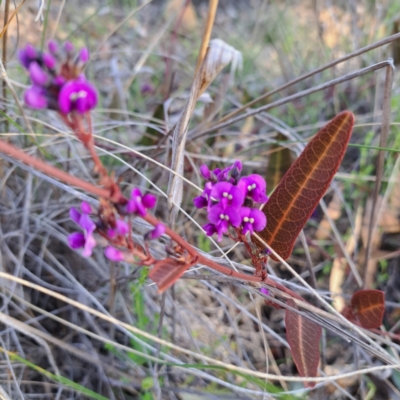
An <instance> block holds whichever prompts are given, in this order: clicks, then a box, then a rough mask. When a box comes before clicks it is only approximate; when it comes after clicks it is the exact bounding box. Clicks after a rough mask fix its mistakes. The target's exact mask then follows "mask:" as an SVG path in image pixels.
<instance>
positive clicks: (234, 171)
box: [213, 160, 243, 183]
mask: <svg viewBox="0 0 400 400" xmlns="http://www.w3.org/2000/svg"><path fill="white" fill-rule="evenodd" d="M242 168H243V165H242V163H241V161H239V160H237V161H235V162H234V163H233V164H232V165H230V166H229V167H226V168H224V169H223V170H222V171H218V172H217V170H214V171H213V172H214V173H215V175H216V176H217V179H218V182H223V181H227V182H231V183H236V179H237V178H238V177H239V176H240V172H241V171H242ZM229 175H230V176H231V177H229Z"/></svg>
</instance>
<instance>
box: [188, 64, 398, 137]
mask: <svg viewBox="0 0 400 400" xmlns="http://www.w3.org/2000/svg"><path fill="white" fill-rule="evenodd" d="M391 65H392V60H391V59H389V60H386V61H381V62H379V63H376V64H373V65H370V66H368V67H365V68H362V69H360V70H358V71H354V72H351V73H349V74H347V75H345V76H342V77H340V78H336V79H332V80H331V81H328V82H325V83H323V84H320V85H317V86H315V87H313V88H310V89H307V90H303V91H301V92H298V93H296V94H293V95H291V96H287V97H285V98H283V99H280V100H277V101H274V102H272V103H269V104H267V105H265V106H262V107H259V108H256V109H253V110H249V111H247V112H245V113H244V114H242V115H239V116H237V117H236V118H231V119H229V120H228V121H226V122H222V123H218V124H216V125H214V126H213V127H211V128H209V129H206V130H205V131H202V132H200V133H199V134H196V135H195V136H193V137H191V139H197V138H198V137H201V136H205V135H207V134H209V133H212V132H214V131H216V130H219V129H222V128H225V127H227V126H229V125H232V124H234V123H236V122H239V121H241V120H242V119H245V118H247V117H250V116H252V115H256V114H259V113H261V112H264V111H268V110H271V109H273V108H275V107H278V106H281V105H284V104H287V103H290V102H292V101H295V100H297V99H301V98H302V97H305V96H309V95H310V94H312V93H316V92H320V91H322V90H325V89H327V88H330V87H332V86H335V85H338V84H340V83H343V82H347V81H350V80H352V79H354V78H358V77H360V76H363V75H365V74H369V73H371V72H374V71H377V70H379V69H382V68H385V67H387V66H391Z"/></svg>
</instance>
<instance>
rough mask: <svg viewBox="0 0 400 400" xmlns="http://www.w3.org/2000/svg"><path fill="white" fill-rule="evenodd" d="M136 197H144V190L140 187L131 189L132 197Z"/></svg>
mask: <svg viewBox="0 0 400 400" xmlns="http://www.w3.org/2000/svg"><path fill="white" fill-rule="evenodd" d="M136 197H140V198H141V197H142V192H141V191H140V189H139V188H133V189H132V191H131V199H134V198H136Z"/></svg>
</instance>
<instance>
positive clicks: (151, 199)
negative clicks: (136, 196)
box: [142, 193, 157, 208]
mask: <svg viewBox="0 0 400 400" xmlns="http://www.w3.org/2000/svg"><path fill="white" fill-rule="evenodd" d="M156 202H157V197H156V196H154V195H152V194H150V193H147V194H145V195H144V196H143V197H142V203H143V205H144V206H145V207H146V208H153V207H154V206H155V205H156Z"/></svg>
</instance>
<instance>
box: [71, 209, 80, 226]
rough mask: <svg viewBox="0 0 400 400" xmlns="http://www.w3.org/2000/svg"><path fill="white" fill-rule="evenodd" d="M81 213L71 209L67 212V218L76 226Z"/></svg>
mask: <svg viewBox="0 0 400 400" xmlns="http://www.w3.org/2000/svg"><path fill="white" fill-rule="evenodd" d="M81 215H82V214H81V213H80V212H79V211H78V210H77V209H76V208H75V207H72V208H71V209H70V210H69V216H70V218H71V219H72V221H74V222H76V223H77V224H79V220H80V219H81Z"/></svg>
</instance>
